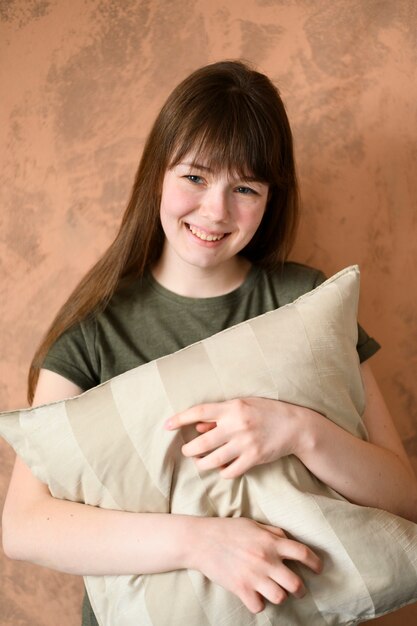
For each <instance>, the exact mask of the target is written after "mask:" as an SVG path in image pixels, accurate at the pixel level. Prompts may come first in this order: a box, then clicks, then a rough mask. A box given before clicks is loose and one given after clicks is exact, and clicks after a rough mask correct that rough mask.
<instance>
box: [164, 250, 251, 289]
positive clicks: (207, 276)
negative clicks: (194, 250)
mask: <svg viewBox="0 0 417 626" xmlns="http://www.w3.org/2000/svg"><path fill="white" fill-rule="evenodd" d="M163 257H164V255H162V256H161V258H160V259H159V261H158V262H157V263H156V265H155V266H154V267H153V268H152V275H153V277H154V278H155V280H156V281H158V283H159V284H160V285H162V286H163V287H165V288H166V289H169V290H170V291H173V292H174V293H177V294H178V295H180V296H186V297H188V298H213V297H215V296H222V295H224V294H226V293H230V292H231V291H234V290H235V289H237V288H238V287H240V286H241V284H242V283H243V282H244V280H245V278H246V276H247V275H248V272H249V270H250V268H251V263H250V262H249V261H248V260H247V259H245V258H243V257H238V256H236V257H234V258H233V259H230V262H229V263H227V264H226V265H222V267H221V268H218V267H213V268H200V267H187V268H186V271H184V268H181V267H180V266H179V265H169V264H168V263H166V260H165V259H164V258H163Z"/></svg>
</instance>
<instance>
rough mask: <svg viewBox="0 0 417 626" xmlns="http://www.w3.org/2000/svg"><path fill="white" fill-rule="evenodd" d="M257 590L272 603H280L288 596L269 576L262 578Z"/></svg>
mask: <svg viewBox="0 0 417 626" xmlns="http://www.w3.org/2000/svg"><path fill="white" fill-rule="evenodd" d="M257 591H259V593H260V594H261V595H262V596H263V597H264V598H266V600H269V601H270V602H272V604H282V603H283V602H285V600H286V599H287V598H288V594H287V593H286V591H285V590H284V589H283V588H282V587H281V586H280V585H278V584H277V583H276V582H275V580H272V579H271V578H267V579H264V580H262V582H261V583H260V584H259V585H258V586H257Z"/></svg>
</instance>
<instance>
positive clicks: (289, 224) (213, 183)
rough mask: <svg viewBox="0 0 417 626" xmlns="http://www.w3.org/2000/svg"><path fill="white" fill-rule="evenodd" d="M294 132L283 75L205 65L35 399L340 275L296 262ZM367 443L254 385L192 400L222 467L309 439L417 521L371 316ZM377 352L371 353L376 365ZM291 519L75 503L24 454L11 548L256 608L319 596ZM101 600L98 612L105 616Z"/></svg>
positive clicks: (204, 450)
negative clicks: (192, 586) (247, 390)
mask: <svg viewBox="0 0 417 626" xmlns="http://www.w3.org/2000/svg"><path fill="white" fill-rule="evenodd" d="M297 212H298V196H297V182H296V175H295V167H294V159H293V147H292V137H291V131H290V127H289V124H288V120H287V116H286V113H285V110H284V106H283V104H282V101H281V99H280V97H279V94H278V92H277V90H276V88H275V87H274V86H273V85H272V83H271V82H270V81H269V79H268V78H267V77H266V76H264V75H262V74H260V73H258V72H256V71H253V70H252V69H250V68H249V67H247V66H245V65H244V64H242V63H240V62H222V63H215V64H213V65H209V66H207V67H204V68H202V69H200V70H197V71H196V72H194V73H193V74H191V76H189V77H188V78H187V79H186V80H184V81H183V82H182V83H181V84H180V85H179V86H178V87H177V88H176V89H175V90H174V91H173V93H172V94H171V95H170V97H169V98H168V100H167V102H166V104H165V105H164V107H163V108H162V110H161V112H160V114H159V116H158V117H157V119H156V122H155V124H154V126H153V128H152V130H151V133H150V135H149V138H148V140H147V143H146V145H145V148H144V152H143V156H142V159H141V162H140V164H139V168H138V172H137V175H136V180H135V183H134V187H133V191H132V195H131V199H130V201H129V204H128V206H127V209H126V212H125V215H124V217H123V220H122V224H121V227H120V231H119V233H118V235H117V237H116V239H115V241H114V242H113V243H112V245H111V246H110V247H109V249H108V250H107V252H106V253H105V254H104V256H103V257H102V258H101V259H100V260H99V261H98V263H97V264H96V265H95V266H94V267H93V269H92V270H90V272H89V273H88V274H87V275H86V277H85V278H84V279H83V280H82V281H81V283H80V284H79V285H78V287H77V288H76V289H75V291H74V292H73V294H72V295H71V296H70V297H69V299H68V301H67V302H66V303H65V304H64V306H63V307H62V309H61V310H60V312H59V313H58V315H57V317H56V319H55V320H54V322H53V324H52V326H51V328H50V329H49V331H48V333H47V335H46V337H45V339H44V340H43V342H42V344H41V346H40V348H39V349H38V351H37V353H36V355H35V358H34V360H33V363H32V366H31V370H30V376H29V399H30V401H33V403H34V404H35V405H36V404H41V403H46V402H51V401H55V400H59V399H63V398H66V397H69V396H74V395H77V394H79V393H81V392H82V391H84V390H86V389H89V388H91V387H93V386H95V385H97V384H99V383H101V382H103V381H105V380H108V379H109V378H111V377H113V376H116V375H118V374H120V373H122V372H124V371H126V370H128V369H131V368H133V367H136V366H138V365H141V364H143V363H146V362H148V361H150V360H152V359H156V358H158V357H161V356H163V355H165V354H168V353H171V352H174V351H175V350H178V349H180V348H183V347H185V346H186V345H189V344H191V343H193V342H196V341H198V340H201V339H203V338H205V337H207V336H209V335H212V334H214V333H216V332H218V331H221V330H222V329H224V328H227V327H229V326H231V325H232V324H236V323H239V322H242V321H244V320H246V319H248V318H251V317H254V316H256V315H259V314H261V313H264V312H266V311H269V310H271V309H274V308H277V307H279V306H282V305H284V304H286V303H288V302H291V301H293V300H294V299H295V298H297V297H298V296H300V295H302V294H303V293H305V292H307V291H309V290H311V289H313V288H314V287H315V286H317V285H318V284H319V283H320V282H322V281H323V280H324V277H323V275H322V274H321V273H320V272H318V271H317V270H314V269H312V268H308V267H305V266H302V265H299V264H296V263H288V262H285V259H286V257H287V255H288V252H289V250H290V247H291V243H292V241H293V238H294V234H295V228H296V223H297ZM357 349H358V353H359V357H360V359H361V361H362V362H363V365H362V372H363V380H364V384H365V388H366V397H367V407H366V411H365V414H364V421H365V424H366V427H367V430H368V433H369V438H370V441H369V442H364V441H361V440H359V439H357V438H355V437H353V436H352V435H350V434H349V433H347V432H345V431H344V430H342V429H341V428H339V427H338V426H336V425H335V424H333V423H332V422H330V421H329V420H327V419H325V418H324V417H323V416H322V415H319V414H318V413H315V412H314V411H312V410H309V409H305V408H303V407H299V406H294V405H290V404H286V403H283V402H280V401H276V400H268V399H262V398H245V399H240V400H236V401H230V402H223V403H217V404H207V405H202V406H199V407H194V408H192V409H190V410H188V411H185V412H184V413H182V414H179V415H176V416H173V417H172V419H171V420H170V421H169V423H168V424H167V425H166V427H167V428H179V427H181V426H182V425H184V424H189V423H195V424H196V428H197V431H198V432H199V433H200V435H199V436H198V437H196V439H194V440H193V441H192V442H190V443H188V444H187V445H185V446H184V447H183V453H184V454H185V455H188V456H192V457H194V458H195V462H196V463H197V464H198V466H199V467H200V468H202V469H205V468H217V469H218V471H219V473H220V474H222V475H223V476H224V477H230V478H231V477H234V476H239V475H241V474H242V473H244V472H246V471H247V470H248V469H249V468H250V467H252V466H254V465H258V464H262V463H267V462H269V461H273V460H275V459H277V458H279V457H282V456H284V455H288V454H295V455H297V456H298V457H299V459H301V461H302V462H303V463H304V464H305V465H306V466H307V467H308V468H309V470H310V471H311V472H312V473H313V474H315V475H316V476H317V477H318V478H319V479H321V480H322V481H324V482H325V483H327V484H328V485H329V486H330V487H332V488H333V489H335V490H337V491H338V492H339V493H341V494H342V495H343V496H344V497H346V498H347V499H349V500H351V501H352V502H355V503H358V504H362V505H369V506H376V507H381V508H384V509H387V510H389V511H392V512H394V513H397V514H399V515H402V516H404V517H407V518H409V519H413V520H417V483H416V479H415V477H414V474H413V471H412V469H411V466H410V464H409V461H408V459H407V457H406V454H405V451H404V449H403V446H402V444H401V441H400V439H399V437H398V435H397V433H396V431H395V428H394V426H393V423H392V420H391V418H390V416H389V413H388V411H387V408H386V406H385V404H384V401H383V399H382V397H381V394H380V392H379V390H378V387H377V385H376V383H375V380H374V378H373V376H372V373H371V370H370V367H369V364H368V362H367V359H368V358H369V357H370V356H372V355H373V354H374V352H375V351H376V350H377V349H378V344H376V342H375V341H374V340H372V339H371V338H369V337H368V336H367V335H366V333H365V332H364V331H363V330H362V329H360V332H359V341H358V347H357ZM365 361H366V363H365ZM284 531H285V529H283V530H281V529H279V528H275V527H271V526H265V525H262V524H259V523H257V522H255V521H252V520H249V519H243V518H226V519H222V518H197V517H192V516H182V515H169V514H150V513H147V514H135V513H127V512H119V511H110V510H103V509H99V508H95V507H89V506H87V505H84V504H79V503H73V502H68V501H59V500H56V499H54V498H52V497H51V495H50V493H49V491H48V489H47V487H46V486H45V485H44V484H42V483H41V482H39V481H38V480H37V479H36V478H34V476H33V475H32V474H31V472H30V470H29V469H28V468H27V467H26V466H25V465H24V464H23V462H22V461H21V460H19V459H17V460H16V465H15V469H14V472H13V477H12V480H11V484H10V488H9V492H8V496H7V500H6V505H5V509H4V533H3V534H4V547H5V551H6V553H7V554H8V555H9V556H10V557H11V558H15V559H23V560H29V561H32V562H33V563H39V564H41V565H45V566H47V567H51V568H55V569H57V570H60V571H64V572H71V573H76V574H81V575H84V574H85V575H87V574H93V575H105V574H134V573H138V574H140V573H155V572H164V571H169V570H174V569H182V568H190V569H197V570H200V571H201V572H202V573H203V574H204V575H205V576H207V577H208V578H210V579H211V580H213V581H214V582H216V583H218V584H219V585H222V586H223V587H225V588H226V589H228V590H230V591H231V592H233V593H234V594H236V595H237V596H238V597H240V598H241V600H242V602H243V603H244V604H245V605H246V606H247V607H248V609H249V610H250V611H252V612H254V613H256V612H258V611H261V610H262V609H263V606H264V601H265V599H266V600H269V601H271V602H274V603H280V602H283V601H284V600H285V598H286V597H287V594H294V595H295V596H296V597H300V596H302V595H303V593H304V590H303V582H302V580H301V579H300V578H299V576H297V575H296V574H295V573H293V572H292V570H291V569H290V568H289V567H288V566H287V565H286V564H285V562H284V560H285V561H288V560H290V561H291V560H293V561H298V562H300V563H303V564H304V565H306V566H307V567H309V568H311V569H312V570H313V571H315V572H317V573H319V572H320V569H321V563H320V560H319V558H318V557H317V555H316V554H314V553H313V552H312V551H311V550H310V549H309V548H308V547H307V546H305V545H302V544H300V543H298V542H296V541H293V540H290V539H288V538H287V537H286V536H285V533H284ZM96 623H97V622H96V620H95V617H94V615H93V613H92V610H91V607H90V606H89V603H88V599H87V598H86V600H85V605H84V614H83V624H84V625H87V624H96Z"/></svg>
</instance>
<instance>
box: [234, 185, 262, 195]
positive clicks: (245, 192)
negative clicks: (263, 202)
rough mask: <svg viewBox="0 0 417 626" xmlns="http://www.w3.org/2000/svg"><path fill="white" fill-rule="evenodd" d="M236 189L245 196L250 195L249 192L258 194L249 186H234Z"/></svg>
mask: <svg viewBox="0 0 417 626" xmlns="http://www.w3.org/2000/svg"><path fill="white" fill-rule="evenodd" d="M236 191H237V192H238V193H241V194H243V195H245V196H248V195H251V194H255V195H258V194H257V192H256V191H255V190H254V189H251V187H236Z"/></svg>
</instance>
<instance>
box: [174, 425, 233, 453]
mask: <svg viewBox="0 0 417 626" xmlns="http://www.w3.org/2000/svg"><path fill="white" fill-rule="evenodd" d="M226 441H227V439H226V438H225V436H224V435H222V433H221V432H219V429H218V428H215V429H212V430H210V431H209V432H207V433H204V434H203V435H200V436H199V437H196V438H195V439H192V440H191V441H189V442H188V443H185V444H184V445H183V446H182V448H181V452H182V453H183V455H184V456H200V455H202V454H206V453H208V452H211V451H212V450H216V448H219V447H220V446H222V445H223V444H224V443H225V442H226Z"/></svg>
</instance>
